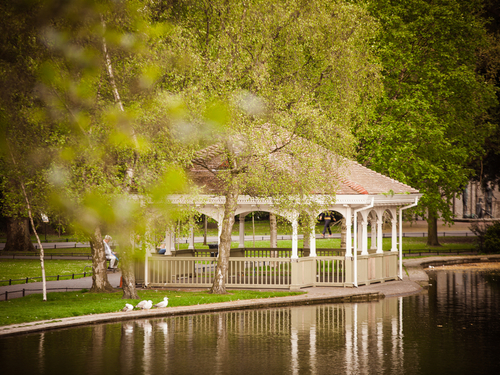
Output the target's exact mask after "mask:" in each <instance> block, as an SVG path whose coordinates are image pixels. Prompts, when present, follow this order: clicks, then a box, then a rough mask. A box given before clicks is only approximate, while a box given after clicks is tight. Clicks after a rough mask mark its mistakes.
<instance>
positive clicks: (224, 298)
mask: <svg viewBox="0 0 500 375" xmlns="http://www.w3.org/2000/svg"><path fill="white" fill-rule="evenodd" d="M138 294H139V296H140V300H144V299H145V300H151V301H153V304H155V303H158V302H160V301H163V297H168V298H169V302H168V305H169V307H173V306H192V305H201V304H207V303H216V302H228V301H237V300H246V299H256V298H272V297H282V296H290V295H297V294H303V293H301V292H259V291H246V290H238V291H230V292H229V293H228V294H226V295H214V294H209V293H208V292H207V291H198V292H181V291H171V290H146V291H139V292H138ZM121 297H122V292H121V291H120V292H117V293H102V294H101V293H99V294H93V293H88V292H85V291H80V292H58V293H47V301H46V302H43V301H42V296H41V295H40V294H32V295H29V296H26V297H24V298H16V299H12V300H8V301H1V302H0V326H3V325H8V324H19V323H26V322H33V321H39V320H53V319H60V318H65V317H72V316H82V315H89V314H102V313H108V312H116V311H120V310H121V309H122V308H123V307H124V306H125V303H130V304H132V305H133V306H135V305H136V304H137V303H138V302H139V301H138V300H123V299H121ZM167 308H168V307H167Z"/></svg>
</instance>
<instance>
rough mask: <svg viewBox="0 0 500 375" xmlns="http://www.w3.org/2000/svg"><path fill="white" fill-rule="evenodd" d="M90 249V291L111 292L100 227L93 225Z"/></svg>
mask: <svg viewBox="0 0 500 375" xmlns="http://www.w3.org/2000/svg"><path fill="white" fill-rule="evenodd" d="M90 249H91V252H92V288H90V291H91V292H92V293H105V292H113V291H114V290H113V287H112V286H111V284H110V283H109V281H108V274H107V272H106V268H107V267H106V253H105V252H104V243H103V242H102V234H101V228H100V227H99V226H97V227H95V229H94V233H92V235H91V236H90Z"/></svg>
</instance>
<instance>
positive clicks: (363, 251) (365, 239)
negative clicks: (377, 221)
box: [361, 217, 368, 255]
mask: <svg viewBox="0 0 500 375" xmlns="http://www.w3.org/2000/svg"><path fill="white" fill-rule="evenodd" d="M361 226H362V234H361V236H362V237H361V255H368V220H367V218H364V217H363V222H362V224H361Z"/></svg>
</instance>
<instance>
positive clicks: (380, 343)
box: [0, 271, 500, 374]
mask: <svg viewBox="0 0 500 375" xmlns="http://www.w3.org/2000/svg"><path fill="white" fill-rule="evenodd" d="M431 276H432V281H431V283H432V284H433V286H432V288H431V290H430V291H429V293H428V295H427V294H422V295H417V296H411V297H406V298H388V299H385V300H382V301H379V302H370V303H359V304H337V305H314V306H302V307H295V308H281V309H269V310H251V311H238V312H228V313H221V314H205V315H194V316H183V317H174V318H165V319H155V320H136V321H130V322H125V323H120V324H118V323H117V324H108V325H98V326H93V327H85V328H78V329H70V330H64V331H55V332H47V333H44V334H38V335H28V336H24V337H15V338H9V339H1V340H0V361H1V363H2V365H3V371H2V373H9V374H10V373H12V374H14V373H31V374H59V373H61V374H62V373H65V374H66V373H68V372H70V373H72V374H80V373H82V374H111V373H118V374H160V373H161V374H165V373H175V374H250V373H252V374H253V373H268V374H278V373H280V374H281V373H289V374H324V373H339V374H373V373H387V374H396V373H397V374H400V373H405V374H427V373H429V374H431V373H432V374H434V373H439V372H443V373H469V374H470V373H474V374H477V373H488V374H490V373H499V371H498V370H500V364H499V361H498V355H497V348H498V344H500V339H499V337H500V323H499V322H498V313H499V311H500V309H499V307H500V306H499V304H500V298H498V297H499V288H497V287H492V286H493V285H497V284H496V283H498V279H499V278H498V277H497V278H495V277H491V276H486V277H485V276H484V275H482V274H478V273H468V272H466V271H463V272H462V271H460V272H455V273H447V272H441V271H439V272H434V273H433V274H432V275H431ZM34 353H36V355H33V354H34ZM26 356H28V357H29V358H30V360H29V361H23V360H20V358H24V357H26ZM5 369H7V371H6V372H4V370H5Z"/></svg>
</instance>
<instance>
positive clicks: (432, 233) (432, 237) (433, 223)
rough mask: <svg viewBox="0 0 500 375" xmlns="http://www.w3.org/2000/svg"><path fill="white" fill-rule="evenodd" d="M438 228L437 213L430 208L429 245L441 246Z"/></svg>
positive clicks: (428, 221) (428, 220)
mask: <svg viewBox="0 0 500 375" xmlns="http://www.w3.org/2000/svg"><path fill="white" fill-rule="evenodd" d="M437 229H438V228H437V215H436V214H435V213H434V212H432V211H431V210H429V217H428V218H427V246H441V244H440V243H439V239H438V234H437Z"/></svg>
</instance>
